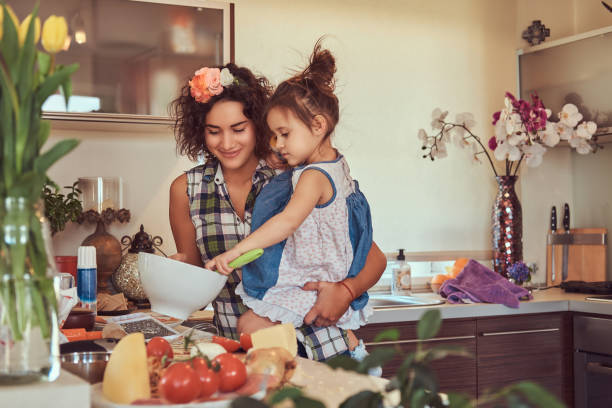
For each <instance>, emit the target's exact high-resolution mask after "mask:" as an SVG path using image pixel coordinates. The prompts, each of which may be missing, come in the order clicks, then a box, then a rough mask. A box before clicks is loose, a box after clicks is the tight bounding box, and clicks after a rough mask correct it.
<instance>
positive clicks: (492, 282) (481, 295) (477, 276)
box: [440, 259, 532, 308]
mask: <svg viewBox="0 0 612 408" xmlns="http://www.w3.org/2000/svg"><path fill="white" fill-rule="evenodd" d="M440 294H441V295H442V296H443V297H445V298H448V302H449V303H462V300H463V299H469V300H471V301H472V302H478V303H479V302H488V303H500V304H502V305H506V306H508V307H514V308H518V307H519V298H521V297H523V296H528V297H529V299H531V298H532V297H531V295H530V294H529V292H528V291H527V290H526V289H524V288H521V287H520V286H516V285H515V284H513V283H510V282H509V281H508V280H507V279H506V278H504V277H503V276H501V275H500V274H498V273H495V272H493V271H492V270H490V269H489V268H487V267H486V266H484V265H482V264H480V263H478V262H476V261H475V260H473V259H470V261H469V262H468V264H467V265H466V266H465V268H463V270H462V271H461V273H460V274H459V275H458V276H457V277H456V278H454V279H448V280H447V281H445V282H444V283H443V284H442V286H441V287H440Z"/></svg>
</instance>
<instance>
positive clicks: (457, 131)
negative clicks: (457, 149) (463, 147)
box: [450, 126, 467, 141]
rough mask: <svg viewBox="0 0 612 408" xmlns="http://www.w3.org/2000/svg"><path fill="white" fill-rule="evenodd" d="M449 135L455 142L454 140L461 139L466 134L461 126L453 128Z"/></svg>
mask: <svg viewBox="0 0 612 408" xmlns="http://www.w3.org/2000/svg"><path fill="white" fill-rule="evenodd" d="M450 133H451V137H452V139H453V140H455V141H456V139H463V138H464V137H465V135H466V133H467V132H466V131H465V129H464V128H462V127H461V126H455V127H453V128H452V129H451V130H450Z"/></svg>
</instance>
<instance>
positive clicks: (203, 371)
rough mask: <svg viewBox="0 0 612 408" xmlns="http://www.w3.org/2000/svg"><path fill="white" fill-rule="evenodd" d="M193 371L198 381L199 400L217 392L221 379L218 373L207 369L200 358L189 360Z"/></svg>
mask: <svg viewBox="0 0 612 408" xmlns="http://www.w3.org/2000/svg"><path fill="white" fill-rule="evenodd" d="M191 364H192V365H193V369H194V370H195V372H196V374H197V375H198V378H199V379H200V398H206V397H210V396H211V395H213V394H214V393H215V392H217V391H218V390H219V385H220V383H221V379H220V378H219V373H218V372H217V371H218V369H217V371H215V370H214V369H213V368H209V367H208V364H207V363H206V360H204V359H203V358H202V357H196V358H194V359H193V360H191Z"/></svg>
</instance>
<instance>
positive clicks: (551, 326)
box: [356, 313, 573, 406]
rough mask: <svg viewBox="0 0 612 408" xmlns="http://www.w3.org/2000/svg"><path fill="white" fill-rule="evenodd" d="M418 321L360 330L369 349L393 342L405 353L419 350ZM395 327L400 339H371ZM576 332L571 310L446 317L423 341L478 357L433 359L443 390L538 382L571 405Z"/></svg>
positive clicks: (387, 371) (394, 364) (390, 367)
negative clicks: (456, 348)
mask: <svg viewBox="0 0 612 408" xmlns="http://www.w3.org/2000/svg"><path fill="white" fill-rule="evenodd" d="M416 325H417V323H416V322H399V323H379V324H369V325H367V326H364V327H362V328H361V329H359V330H357V332H356V334H357V337H359V338H362V339H363V340H364V342H365V344H366V347H367V348H368V350H372V349H374V348H376V347H380V346H389V345H395V346H398V347H400V349H401V350H402V351H404V352H406V353H408V352H412V351H414V350H415V349H416V343H417V340H416V338H417V336H416ZM389 328H397V329H398V330H399V332H400V338H399V340H398V341H392V342H391V341H385V342H380V343H373V340H374V337H376V335H377V334H378V333H380V332H382V331H383V330H386V329H389ZM571 339H572V331H571V318H570V316H569V313H545V314H532V315H517V316H495V317H482V318H473V319H451V320H444V322H443V323H442V328H441V330H440V332H439V333H438V335H437V336H436V337H435V338H433V339H431V340H429V341H427V342H425V346H426V347H431V346H435V345H438V344H447V345H456V346H459V347H462V348H464V349H465V350H466V351H468V352H469V353H471V354H472V355H473V356H474V358H466V357H447V358H445V359H443V360H440V361H437V362H435V363H434V364H432V367H433V369H434V371H435V372H436V375H437V376H438V380H439V384H440V389H441V390H443V391H454V392H461V393H466V394H468V395H470V396H472V397H476V396H477V395H481V394H482V393H483V392H484V391H485V390H487V389H500V388H502V387H504V386H506V385H509V384H512V383H515V382H518V381H522V380H530V381H534V382H536V383H538V384H540V385H542V386H543V387H545V388H546V389H548V390H549V391H550V392H552V393H553V394H555V395H557V396H558V397H559V398H561V399H562V400H563V401H565V403H566V404H567V405H568V406H572V400H573V383H572V374H571V373H572V366H571V365H572V358H571V356H572V350H571V348H572V340H571ZM402 361H403V358H402V357H401V356H400V357H397V358H396V359H394V360H393V361H391V362H389V363H388V364H387V365H386V366H385V367H384V368H383V377H386V378H389V377H392V376H393V375H395V374H396V373H397V370H398V368H399V366H400V364H401V362H402Z"/></svg>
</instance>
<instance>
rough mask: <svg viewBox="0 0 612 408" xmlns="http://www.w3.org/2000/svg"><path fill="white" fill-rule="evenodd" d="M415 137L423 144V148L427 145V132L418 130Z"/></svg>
mask: <svg viewBox="0 0 612 408" xmlns="http://www.w3.org/2000/svg"><path fill="white" fill-rule="evenodd" d="M417 137H418V138H419V140H420V141H421V142H423V146H425V145H426V144H427V138H428V136H427V132H425V129H419V133H417Z"/></svg>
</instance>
